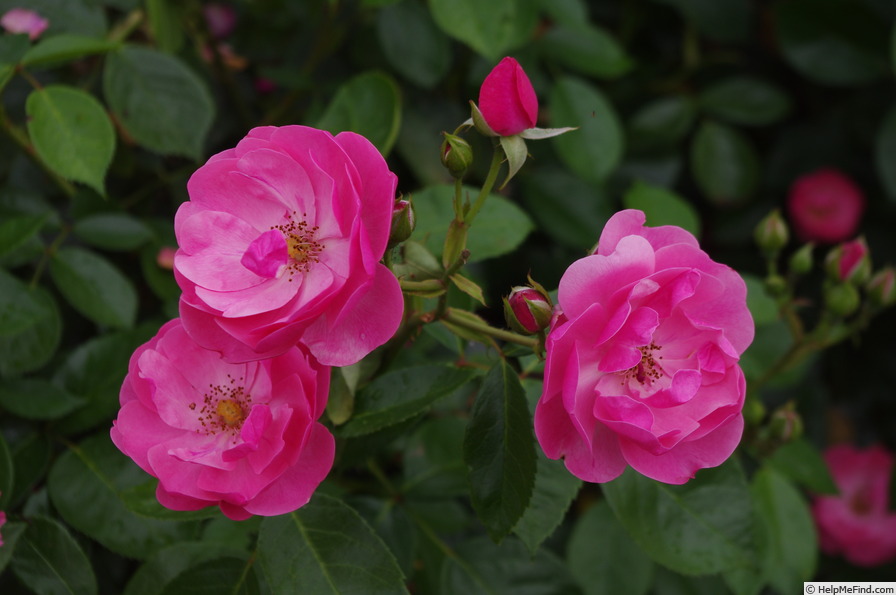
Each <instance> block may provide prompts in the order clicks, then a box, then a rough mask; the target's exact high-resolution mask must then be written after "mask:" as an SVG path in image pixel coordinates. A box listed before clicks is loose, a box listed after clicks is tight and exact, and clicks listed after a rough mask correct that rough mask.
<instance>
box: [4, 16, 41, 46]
mask: <svg viewBox="0 0 896 595" xmlns="http://www.w3.org/2000/svg"><path fill="white" fill-rule="evenodd" d="M0 26H2V27H3V28H4V29H6V30H7V31H8V32H9V33H27V34H28V37H29V38H30V39H31V41H34V40H35V39H37V38H38V37H40V36H41V34H42V33H43V32H44V31H46V30H47V27H49V26H50V22H49V21H48V20H47V19H45V18H43V17H42V16H40V15H39V14H38V13H36V12H34V11H33V10H28V9H27V8H13V9H12V10H9V11H7V12H6V13H5V14H4V15H3V16H2V17H0Z"/></svg>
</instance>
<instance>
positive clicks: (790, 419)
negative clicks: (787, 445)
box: [769, 404, 803, 442]
mask: <svg viewBox="0 0 896 595" xmlns="http://www.w3.org/2000/svg"><path fill="white" fill-rule="evenodd" d="M802 435H803V418H802V417H800V414H799V413H797V412H796V409H794V407H793V406H792V405H790V404H788V405H784V406H783V407H781V408H780V409H778V410H777V411H775V412H774V413H772V417H771V420H770V421H769V437H770V438H773V439H774V440H777V441H780V442H792V441H793V440H796V439H797V438H800V437H801V436H802Z"/></svg>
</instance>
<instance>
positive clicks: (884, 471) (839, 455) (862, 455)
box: [812, 445, 896, 566]
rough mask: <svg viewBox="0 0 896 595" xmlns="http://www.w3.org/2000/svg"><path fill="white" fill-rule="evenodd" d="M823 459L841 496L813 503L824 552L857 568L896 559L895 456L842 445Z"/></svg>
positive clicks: (881, 448) (818, 499) (817, 498)
mask: <svg viewBox="0 0 896 595" xmlns="http://www.w3.org/2000/svg"><path fill="white" fill-rule="evenodd" d="M824 459H825V461H826V462H827V464H828V467H829V468H830V470H831V475H832V476H833V477H834V481H835V482H836V484H837V487H838V488H839V489H840V494H839V495H838V496H818V497H816V498H815V502H814V503H813V506H812V514H813V516H814V517H815V523H816V525H817V526H818V533H819V538H820V541H821V549H822V550H823V551H824V552H826V553H828V554H832V555H836V554H842V555H843V557H844V558H846V559H847V560H849V561H850V562H851V563H853V564H856V565H858V566H877V565H879V564H884V563H886V562H889V561H891V560H893V559H896V513H892V512H890V511H889V501H890V493H889V492H890V475H891V473H892V470H893V455H892V454H891V453H889V452H888V451H887V450H886V449H884V448H883V447H882V446H872V447H870V448H867V449H865V450H860V449H857V448H854V447H852V446H850V445H838V446H833V447H831V448H829V449H828V450H827V451H826V452H825V453H824Z"/></svg>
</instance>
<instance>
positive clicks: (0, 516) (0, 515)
mask: <svg viewBox="0 0 896 595" xmlns="http://www.w3.org/2000/svg"><path fill="white" fill-rule="evenodd" d="M5 524H6V513H5V512H4V511H2V510H0V527H2V526H3V525H5ZM0 547H3V535H0Z"/></svg>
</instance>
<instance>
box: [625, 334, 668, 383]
mask: <svg viewBox="0 0 896 595" xmlns="http://www.w3.org/2000/svg"><path fill="white" fill-rule="evenodd" d="M661 349H662V347H661V346H660V345H657V344H656V343H654V342H653V341H651V342H650V345H643V346H641V347H638V350H639V351H640V352H641V361H639V362H638V363H637V364H636V365H634V366H632V367H631V368H629V369H628V370H625V371H624V372H622V382H620V384H621V385H623V386H624V385H625V384H626V382H629V381H631V380H632V379H634V380H637V381H638V382H639V383H640V384H641V385H642V386H643V385H647V386H648V387H649V386H650V385H652V384H653V383H654V381H656V380H659V379H660V378H662V377H663V376H664V374H665V372H664V371H663V368H662V366H661V365H660V363H659V360H661V359H663V356H662V355H660V356H655V355H654V352H655V351H660V350H661Z"/></svg>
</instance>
